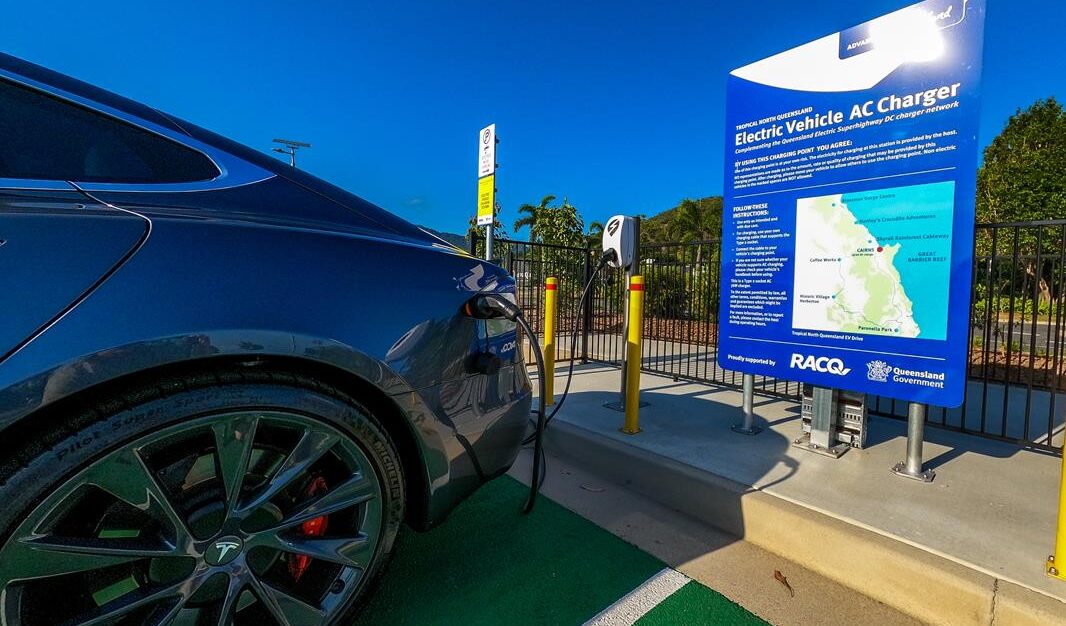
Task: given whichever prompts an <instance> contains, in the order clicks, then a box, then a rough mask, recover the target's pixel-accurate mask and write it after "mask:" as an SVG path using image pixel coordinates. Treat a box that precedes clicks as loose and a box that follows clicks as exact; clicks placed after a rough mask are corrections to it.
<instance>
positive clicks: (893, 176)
mask: <svg viewBox="0 0 1066 626" xmlns="http://www.w3.org/2000/svg"><path fill="white" fill-rule="evenodd" d="M953 169H955V168H954V167H940V168H937V169H935V170H923V171H921V172H905V173H903V174H889V175H887V176H874V177H872V178H857V179H855V180H845V181H841V182H839V183H825V184H824V185H808V186H806V187H793V188H792V189H778V190H777V191H760V192H759V193H749V194H745V195H743V196H733V198H734V199H736V200H739V199H741V198H754V197H755V196H768V195H770V194H775V193H786V192H789V191H800V190H803V189H816V188H818V187H835V186H836V185H847V184H849V183H862V182H866V181H868V180H881V179H882V178H896V177H897V176H916V175H918V174H931V173H933V172H946V171H948V170H953Z"/></svg>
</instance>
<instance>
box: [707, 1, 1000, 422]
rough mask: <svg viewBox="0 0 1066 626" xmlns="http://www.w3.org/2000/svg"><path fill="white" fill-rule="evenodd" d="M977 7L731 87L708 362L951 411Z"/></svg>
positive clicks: (841, 43)
mask: <svg viewBox="0 0 1066 626" xmlns="http://www.w3.org/2000/svg"><path fill="white" fill-rule="evenodd" d="M984 14H985V3H984V1H983V0H955V1H950V0H928V1H927V2H921V3H919V4H916V5H913V6H910V7H907V8H905V9H902V10H900V11H896V12H894V13H890V14H888V15H884V16H882V17H879V18H877V19H874V20H872V21H870V22H867V23H865V24H862V25H860V26H856V27H854V28H849V29H847V30H844V31H842V32H840V33H837V34H834V35H829V36H828V37H823V38H821V39H818V40H816V41H813V42H811V43H808V44H805V45H802V46H799V47H797V48H793V49H791V50H788V51H786V52H783V53H781V54H778V55H775V56H772V57H770V58H767V59H763V60H761V61H758V62H756V63H752V64H750V65H746V66H744V67H742V68H740V69H737V70H735V71H733V72H732V73H731V74H730V76H729V83H728V90H727V99H728V103H727V107H726V146H727V147H726V159H725V208H724V226H723V242H724V243H723V250H722V289H721V293H722V299H721V312H720V329H719V346H718V362H719V363H720V364H721V365H722V367H724V368H727V369H731V370H738V371H741V372H747V373H752V374H762V375H767V376H775V377H778V378H784V379H788V380H798V381H802V382H808V383H812V384H815V385H819V386H824V387H834V388H839V389H850V390H855V391H863V392H868V393H872V394H877V395H881V396H887V397H893V398H899V399H903V400H912V401H917V402H925V403H929V404H934V405H939V406H948V407H953V406H958V405H959V404H961V403H962V399H963V394H964V392H965V385H966V358H967V356H966V355H967V350H966V344H967V337H968V331H969V311H970V280H971V274H972V271H973V268H972V265H973V232H974V198H975V196H974V195H975V191H976V190H975V188H976V170H977V114H978V93H979V91H980V79H981V50H982V36H983V30H984V29H983V27H984Z"/></svg>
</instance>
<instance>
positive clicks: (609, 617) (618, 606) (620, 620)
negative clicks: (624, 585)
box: [585, 567, 692, 626]
mask: <svg viewBox="0 0 1066 626" xmlns="http://www.w3.org/2000/svg"><path fill="white" fill-rule="evenodd" d="M691 580H692V579H691V578H689V577H688V576H685V575H684V574H682V573H681V572H678V571H676V570H672V569H670V568H669V567H668V568H666V569H664V570H663V571H661V572H659V573H658V574H656V575H654V576H652V577H651V578H649V579H648V580H646V581H644V584H642V585H641V586H639V587H637V588H636V589H634V590H633V591H630V592H629V593H627V594H626V595H625V596H623V597H622V598H621V599H620V600H618V601H617V602H615V603H614V604H612V605H611V606H609V607H607V608H606V609H604V610H603V611H601V612H600V613H599V615H597V616H596V617H593V618H592V619H590V620H589V621H587V622H585V626H623V625H624V626H631V625H632V624H634V623H636V621H637V620H639V619H640V618H642V617H644V616H645V615H646V614H647V613H648V612H649V611H651V610H652V609H654V608H655V607H657V606H659V603H660V602H662V601H663V600H665V599H667V598H669V597H670V596H671V595H673V594H674V592H676V591H677V590H678V589H681V588H682V587H684V586H685V585H687V584H688V583H689V582H690V581H691Z"/></svg>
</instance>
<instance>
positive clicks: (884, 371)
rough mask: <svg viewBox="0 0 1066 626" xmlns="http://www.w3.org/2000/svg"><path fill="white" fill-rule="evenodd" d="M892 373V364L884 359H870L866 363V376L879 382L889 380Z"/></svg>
mask: <svg viewBox="0 0 1066 626" xmlns="http://www.w3.org/2000/svg"><path fill="white" fill-rule="evenodd" d="M891 373H892V366H891V365H889V364H888V363H885V362H884V361H880V360H878V361H870V362H869V363H867V364H866V378H869V379H870V380H872V381H874V382H878V383H883V382H887V381H888V375H889V374H891Z"/></svg>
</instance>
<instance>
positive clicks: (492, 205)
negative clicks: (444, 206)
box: [477, 124, 500, 261]
mask: <svg viewBox="0 0 1066 626" xmlns="http://www.w3.org/2000/svg"><path fill="white" fill-rule="evenodd" d="M499 142H500V140H499V139H498V138H497V137H496V125H495V124H489V125H488V126H486V127H485V128H482V129H481V130H480V131H478V142H477V144H478V147H477V163H478V165H477V176H478V179H477V225H478V226H484V227H485V260H486V261H492V252H493V250H492V247H493V245H492V244H493V240H494V238H495V232H494V228H493V226H494V225H495V222H496V144H498V143H499Z"/></svg>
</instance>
